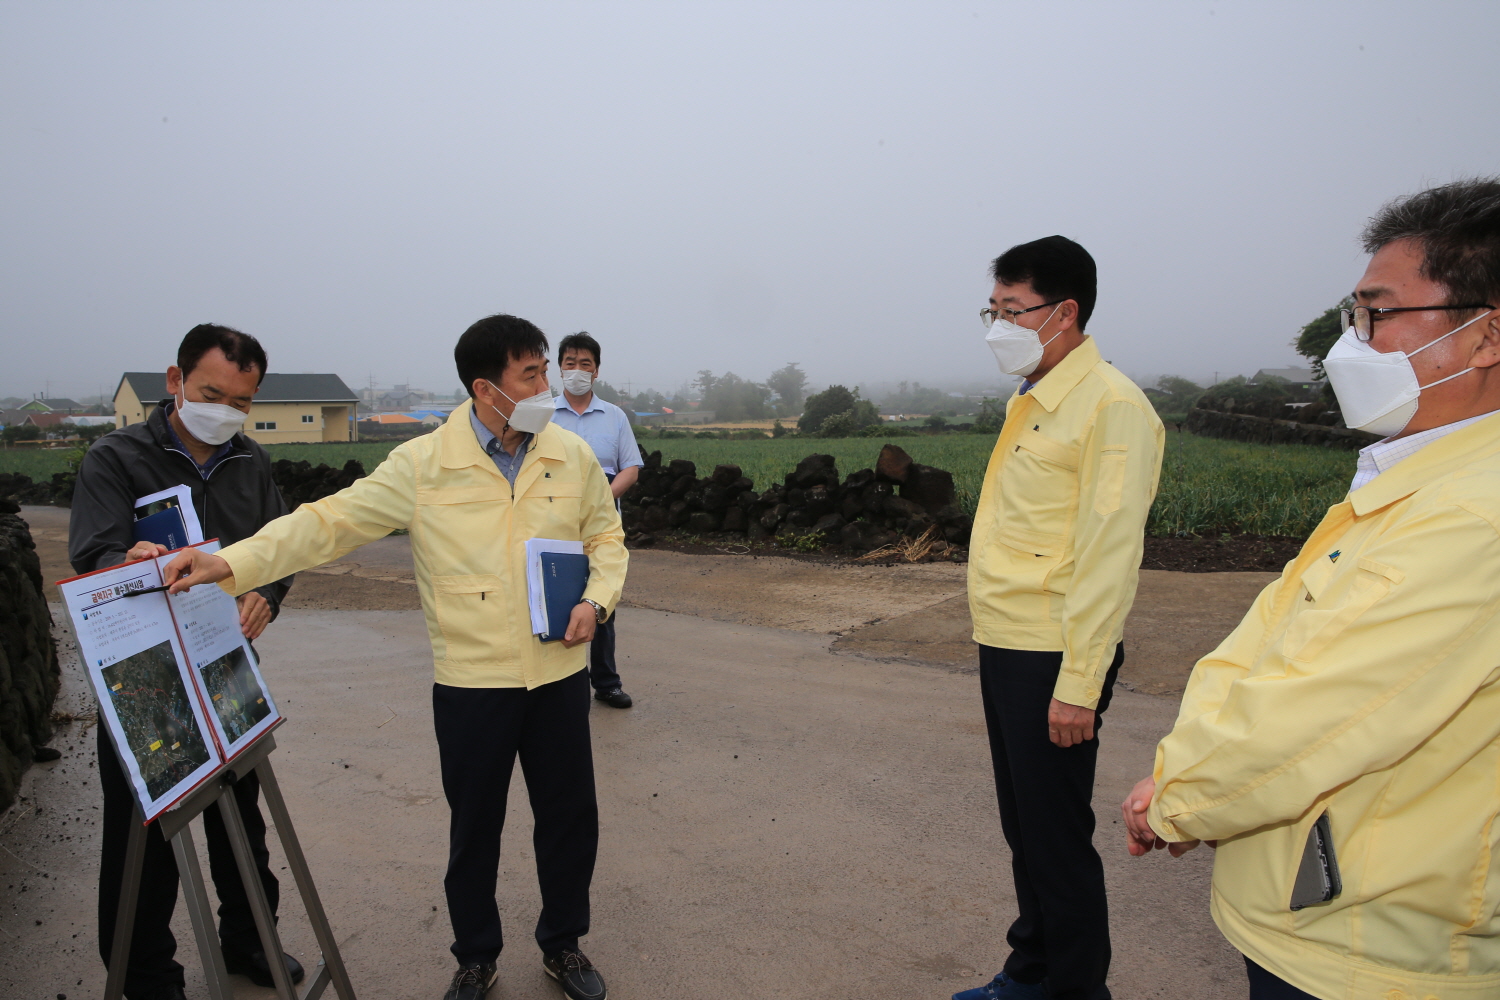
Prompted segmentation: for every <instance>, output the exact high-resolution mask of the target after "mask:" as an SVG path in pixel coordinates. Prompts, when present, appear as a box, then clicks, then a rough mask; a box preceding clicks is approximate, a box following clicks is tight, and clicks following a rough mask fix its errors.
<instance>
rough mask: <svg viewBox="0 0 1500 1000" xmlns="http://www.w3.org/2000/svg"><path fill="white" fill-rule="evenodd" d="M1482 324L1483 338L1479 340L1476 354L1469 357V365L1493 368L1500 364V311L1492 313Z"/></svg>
mask: <svg viewBox="0 0 1500 1000" xmlns="http://www.w3.org/2000/svg"><path fill="white" fill-rule="evenodd" d="M1481 324H1482V325H1481V326H1480V329H1481V330H1482V331H1483V338H1482V339H1481V340H1480V341H1479V345H1478V349H1477V350H1475V352H1474V356H1473V357H1471V358H1470V359H1469V367H1471V368H1493V367H1494V366H1495V365H1497V364H1500V311H1497V312H1492V313H1490V315H1489V317H1488V318H1487V319H1485V320H1482V321H1481Z"/></svg>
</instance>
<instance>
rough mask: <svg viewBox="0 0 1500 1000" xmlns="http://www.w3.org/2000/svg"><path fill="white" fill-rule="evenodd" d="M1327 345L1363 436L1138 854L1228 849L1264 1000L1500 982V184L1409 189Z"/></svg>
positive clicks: (1254, 620)
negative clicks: (1364, 443)
mask: <svg viewBox="0 0 1500 1000" xmlns="http://www.w3.org/2000/svg"><path fill="white" fill-rule="evenodd" d="M1364 245H1365V249H1366V251H1367V252H1370V253H1372V254H1374V256H1373V257H1372V258H1371V260H1370V263H1369V267H1368V269H1367V270H1366V271H1365V275H1364V277H1363V278H1362V279H1361V280H1360V282H1359V284H1358V286H1357V288H1356V289H1355V293H1354V301H1355V303H1356V304H1355V306H1354V308H1352V309H1350V310H1346V313H1345V332H1344V335H1343V337H1342V338H1340V340H1339V342H1338V343H1337V344H1335V346H1334V348H1333V350H1332V351H1330V352H1329V355H1328V358H1327V360H1326V361H1325V367H1326V369H1327V371H1328V377H1329V380H1330V382H1331V383H1332V385H1333V389H1334V392H1335V393H1336V394H1337V396H1338V399H1339V404H1340V407H1341V409H1342V410H1343V414H1344V419H1345V422H1346V423H1348V424H1349V425H1350V426H1351V427H1362V428H1365V429H1367V430H1371V431H1374V432H1376V433H1379V434H1383V435H1387V436H1386V437H1385V438H1384V439H1383V440H1381V441H1380V442H1378V443H1376V444H1373V445H1371V446H1369V447H1368V448H1366V449H1364V450H1363V451H1362V452H1361V453H1360V458H1359V467H1358V472H1357V474H1356V476H1355V479H1354V482H1353V484H1352V486H1351V489H1350V492H1349V495H1348V497H1347V499H1345V500H1344V501H1343V502H1342V503H1340V504H1336V505H1335V506H1333V507H1332V508H1330V509H1329V511H1328V515H1327V516H1326V517H1325V518H1324V519H1323V522H1322V524H1320V525H1319V526H1318V529H1317V530H1316V531H1315V532H1313V535H1312V537H1311V538H1309V539H1308V540H1307V544H1306V545H1304V546H1303V548H1302V551H1301V553H1299V554H1298V556H1297V558H1296V559H1295V560H1293V561H1292V562H1291V563H1289V564H1288V565H1287V567H1286V569H1285V571H1283V573H1282V575H1281V578H1280V579H1278V580H1277V581H1276V582H1274V583H1272V584H1271V585H1270V586H1269V587H1267V588H1266V589H1265V590H1264V591H1263V592H1262V593H1261V595H1260V597H1259V598H1257V600H1256V601H1255V604H1254V605H1253V606H1252V607H1251V609H1250V612H1249V613H1248V614H1247V615H1246V616H1245V620H1244V621H1243V622H1241V623H1240V625H1239V627H1238V628H1237V629H1235V631H1234V632H1233V633H1232V634H1231V635H1230V636H1229V638H1227V639H1225V640H1224V642H1223V643H1222V644H1221V645H1220V646H1219V648H1218V649H1216V650H1214V652H1212V653H1210V654H1209V655H1208V656H1206V657H1204V658H1203V659H1202V660H1200V661H1199V662H1198V664H1197V666H1196V667H1195V668H1194V670H1193V675H1192V678H1191V680H1190V681H1189V682H1188V687H1187V690H1186V691H1185V692H1184V694H1183V701H1182V709H1181V711H1180V713H1179V714H1178V717H1177V723H1176V726H1175V727H1174V728H1173V730H1172V732H1171V733H1170V734H1169V735H1168V736H1167V737H1166V738H1165V739H1164V740H1162V741H1161V744H1160V745H1159V746H1158V747H1157V751H1156V766H1155V769H1154V772H1153V775H1152V776H1151V777H1149V778H1146V779H1144V780H1143V781H1142V782H1141V783H1140V784H1139V785H1137V786H1136V788H1135V790H1134V791H1132V793H1131V795H1130V797H1128V798H1127V799H1126V800H1125V803H1124V807H1123V810H1124V817H1125V821H1126V824H1127V826H1128V828H1129V833H1130V841H1129V847H1130V851H1131V853H1132V854H1135V855H1138V856H1139V855H1145V854H1147V853H1149V852H1150V851H1151V849H1152V848H1153V847H1161V846H1170V847H1171V849H1172V853H1173V854H1174V855H1180V854H1181V853H1183V852H1184V851H1185V850H1188V849H1191V848H1192V847H1193V846H1196V844H1197V842H1198V841H1200V840H1207V841H1210V842H1217V847H1218V851H1217V855H1216V857H1215V858H1214V881H1213V904H1212V905H1213V915H1214V920H1215V921H1216V922H1217V923H1218V925H1219V929H1220V930H1221V931H1222V932H1223V933H1224V936H1225V937H1226V938H1228V939H1229V941H1230V943H1231V944H1233V945H1234V946H1235V947H1236V948H1238V949H1239V950H1240V951H1241V952H1242V953H1243V954H1244V955H1245V959H1246V965H1247V969H1248V971H1249V977H1250V984H1251V988H1250V995H1251V997H1252V998H1254V1000H1280V998H1307V997H1318V998H1321V1000H1346V998H1347V1000H1356V998H1358V1000H1376V998H1379V1000H1428V998H1434V1000H1480V998H1486V1000H1493V998H1495V997H1500V851H1497V847H1500V824H1497V823H1496V818H1497V815H1500V311H1497V309H1496V306H1500V179H1490V180H1485V181H1467V182H1461V183H1456V184H1450V185H1446V186H1443V187H1439V188H1435V189H1432V190H1429V191H1426V192H1423V193H1421V194H1418V195H1415V196H1413V197H1411V198H1407V199H1404V200H1401V201H1397V202H1393V203H1392V204H1390V205H1388V206H1386V207H1385V208H1384V209H1383V210H1382V211H1381V212H1380V214H1378V215H1377V216H1376V217H1375V218H1374V219H1373V220H1371V222H1370V225H1369V227H1368V228H1367V229H1366V230H1365V234H1364Z"/></svg>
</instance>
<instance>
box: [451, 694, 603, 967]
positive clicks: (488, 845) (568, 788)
mask: <svg viewBox="0 0 1500 1000" xmlns="http://www.w3.org/2000/svg"><path fill="white" fill-rule="evenodd" d="M432 717H433V724H434V729H435V730H436V732H437V742H438V756H439V759H440V760H441V762H442V770H443V794H444V795H446V796H447V798H448V808H449V809H450V810H451V819H450V821H449V826H448V874H447V876H446V877H445V878H444V879H443V888H444V890H445V891H446V893H447V896H448V918H449V919H450V920H451V921H452V923H453V947H452V951H453V955H454V957H455V958H457V959H458V961H459V964H460V965H467V964H469V963H472V962H493V961H494V960H495V959H496V957H497V956H499V954H500V948H501V946H502V945H503V944H504V939H503V938H502V936H501V931H500V907H499V906H498V905H497V904H496V902H495V881H496V877H497V875H498V874H499V870H500V833H501V831H502V830H503V829H504V827H505V802H506V798H507V796H508V794H509V791H510V774H511V769H512V768H513V767H514V765H515V761H516V756H517V755H518V754H519V756H520V758H521V773H522V774H524V775H525V776H526V791H527V793H528V795H529V796H530V798H531V814H532V816H533V818H534V819H535V821H536V831H535V834H534V835H533V838H532V844H533V846H534V847H535V849H536V875H537V882H538V884H539V885H540V887H541V890H542V913H541V916H540V917H538V918H537V923H536V942H537V944H538V945H540V946H541V949H542V952H543V954H552V953H554V952H558V951H561V950H563V949H564V948H576V947H578V939H579V938H580V937H582V936H583V935H585V934H587V933H588V930H589V885H590V883H592V882H593V879H594V856H595V854H596V853H597V851H598V848H599V807H598V805H597V803H596V800H595V798H594V754H593V749H592V747H591V745H590V743H589V680H588V672H587V671H585V670H580V671H578V672H577V673H576V674H573V675H572V676H571V677H566V678H564V679H563V680H560V681H554V682H553V683H551V684H544V685H542V686H541V687H539V688H533V689H532V690H530V691H528V690H526V689H525V688H461V687H449V686H447V685H444V684H434V685H433V686H432Z"/></svg>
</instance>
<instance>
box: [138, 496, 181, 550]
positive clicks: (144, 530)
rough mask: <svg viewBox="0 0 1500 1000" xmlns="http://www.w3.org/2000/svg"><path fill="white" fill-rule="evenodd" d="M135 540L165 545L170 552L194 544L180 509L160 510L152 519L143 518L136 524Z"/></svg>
mask: <svg viewBox="0 0 1500 1000" xmlns="http://www.w3.org/2000/svg"><path fill="white" fill-rule="evenodd" d="M135 540H136V541H138V542H155V543H156V544H157V545H165V546H166V547H167V551H169V552H171V551H175V550H177V549H180V548H182V547H183V546H185V545H191V544H192V542H191V541H190V540H189V539H188V532H187V525H186V524H185V523H183V520H182V509H181V508H179V507H168V508H166V509H165V510H159V511H157V512H156V513H155V514H152V515H151V516H150V517H143V518H141V519H140V520H139V521H137V522H135Z"/></svg>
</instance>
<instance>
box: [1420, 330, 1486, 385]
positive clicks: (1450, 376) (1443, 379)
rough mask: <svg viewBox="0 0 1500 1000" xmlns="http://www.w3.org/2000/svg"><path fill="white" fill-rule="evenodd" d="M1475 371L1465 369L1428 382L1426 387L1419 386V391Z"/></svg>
mask: <svg viewBox="0 0 1500 1000" xmlns="http://www.w3.org/2000/svg"><path fill="white" fill-rule="evenodd" d="M1453 332H1454V333H1457V332H1458V331H1457V330H1455V331H1453ZM1473 370H1474V369H1472V368H1465V369H1464V370H1463V371H1461V372H1454V373H1453V374H1452V375H1449V376H1448V377H1447V378H1440V379H1438V380H1437V381H1436V382H1428V383H1427V384H1426V385H1419V386H1417V391H1418V392H1421V391H1422V390H1423V389H1431V388H1432V387H1433V386H1435V385H1442V384H1443V383H1444V382H1452V381H1453V380H1454V379H1456V378H1458V377H1459V376H1460V375H1467V374H1469V372H1471V371H1473Z"/></svg>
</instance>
